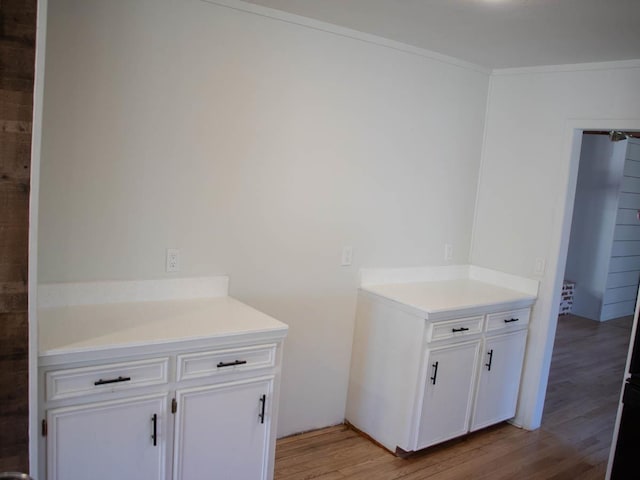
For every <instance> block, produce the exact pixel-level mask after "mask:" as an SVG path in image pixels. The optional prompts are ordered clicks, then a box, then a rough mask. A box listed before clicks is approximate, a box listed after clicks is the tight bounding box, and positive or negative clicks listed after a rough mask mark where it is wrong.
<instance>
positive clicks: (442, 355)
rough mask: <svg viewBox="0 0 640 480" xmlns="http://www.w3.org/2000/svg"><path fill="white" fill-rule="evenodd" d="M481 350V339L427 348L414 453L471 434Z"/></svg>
mask: <svg viewBox="0 0 640 480" xmlns="http://www.w3.org/2000/svg"><path fill="white" fill-rule="evenodd" d="M479 351H480V339H479V338H478V339H476V340H473V341H469V342H462V343H454V344H446V345H441V346H428V347H427V349H426V351H425V354H424V362H423V365H422V370H421V374H420V380H419V385H420V387H419V388H418V399H417V401H416V404H415V405H416V406H415V408H414V420H413V422H412V425H413V429H414V432H413V438H412V442H411V444H412V446H413V450H420V449H422V448H425V447H428V446H430V445H434V444H436V443H439V442H442V441H445V440H448V439H451V438H454V437H457V436H460V435H464V434H465V433H467V432H468V426H469V418H470V416H471V405H472V400H473V394H474V390H475V378H476V370H477V363H478V356H479ZM452 408H453V411H452ZM452 413H453V415H452Z"/></svg>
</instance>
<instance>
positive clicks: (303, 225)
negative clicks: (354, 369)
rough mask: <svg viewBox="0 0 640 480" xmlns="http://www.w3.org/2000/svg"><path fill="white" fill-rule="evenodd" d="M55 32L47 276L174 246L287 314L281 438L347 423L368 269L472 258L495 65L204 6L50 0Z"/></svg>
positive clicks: (46, 192) (119, 275)
mask: <svg viewBox="0 0 640 480" xmlns="http://www.w3.org/2000/svg"><path fill="white" fill-rule="evenodd" d="M47 30H48V36H47V59H46V78H45V91H44V126H43V132H44V133H43V144H42V166H41V167H42V171H41V190H40V200H41V201H40V223H39V280H40V281H41V282H43V283H48V282H65V281H85V280H86V281H88V280H119V279H122V280H129V279H152V278H163V277H165V276H166V275H167V274H165V273H164V254H165V249H166V248H167V247H172V248H179V249H180V250H181V267H182V268H181V272H180V275H181V276H198V275H211V274H220V273H228V274H229V275H230V276H231V294H232V295H234V296H236V297H237V298H239V299H241V300H243V301H246V302H248V303H249V304H251V305H253V306H255V307H257V308H259V309H262V310H263V311H265V312H267V313H269V314H272V315H274V316H275V317H277V318H279V319H281V320H282V321H284V322H286V323H288V324H289V325H290V335H289V338H288V339H287V342H286V348H285V358H284V375H283V385H282V389H283V390H282V403H281V409H280V412H281V417H280V420H281V423H280V425H279V432H278V433H279V435H286V434H289V433H293V432H297V431H301V430H306V429H310V428H315V427H321V426H326V425H330V424H335V423H338V422H341V421H342V420H343V418H344V407H345V400H346V388H347V377H348V372H349V362H350V352H351V341H352V330H353V319H354V310H355V299H356V283H357V282H356V276H357V270H358V268H359V267H360V266H367V267H383V266H388V267H402V266H415V265H438V264H442V263H443V253H444V244H445V242H450V243H452V244H453V245H454V259H453V263H466V262H467V260H468V254H469V248H470V241H471V240H470V238H471V225H472V217H473V211H474V201H475V195H476V185H477V175H478V169H479V161H480V149H481V142H482V134H483V123H484V114H485V106H486V95H487V86H488V75H487V74H486V73H483V72H482V71H481V70H479V69H473V68H465V67H461V66H459V65H456V64H455V62H452V63H447V62H446V61H440V60H436V59H431V58H427V57H424V56H420V55H415V54H412V53H409V52H405V51H401V50H398V49H395V48H387V47H384V46H381V45H376V44H372V43H369V42H368V41H363V40H359V39H354V38H348V37H347V36H344V35H336V34H332V33H327V32H324V31H320V30H318V29H313V28H306V27H302V26H299V25H294V24H291V23H288V22H284V21H280V20H274V19H270V18H265V17H262V16H258V15H253V14H250V13H247V12H243V11H237V10H233V9H229V8H224V7H220V6H216V5H212V4H207V3H203V2H199V1H197V0H136V2H130V1H125V0H117V1H104V0H50V1H49V23H48V27H47ZM436 57H437V56H436ZM436 57H434V58H436ZM343 245H352V246H353V247H354V248H355V250H354V252H355V254H354V264H353V265H352V266H351V267H340V252H341V248H342V246H343Z"/></svg>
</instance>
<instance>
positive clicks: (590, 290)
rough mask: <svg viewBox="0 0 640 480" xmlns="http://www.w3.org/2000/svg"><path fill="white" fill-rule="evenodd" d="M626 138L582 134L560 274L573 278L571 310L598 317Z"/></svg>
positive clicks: (583, 315) (589, 316)
mask: <svg viewBox="0 0 640 480" xmlns="http://www.w3.org/2000/svg"><path fill="white" fill-rule="evenodd" d="M626 151H627V142H626V140H624V141H618V142H612V141H611V140H610V139H609V137H608V136H607V135H584V136H583V138H582V149H581V153H580V166H579V169H578V180H577V184H576V195H575V202H574V208H573V216H572V220H571V235H570V236H569V251H568V254H567V266H566V268H565V274H564V278H566V279H569V280H572V281H574V282H575V283H576V287H575V291H574V297H573V308H572V311H571V313H573V314H575V315H580V316H581V317H586V318H590V319H592V320H597V321H600V320H601V312H602V302H603V299H604V292H605V289H606V283H607V274H608V273H609V262H610V261H611V247H612V246H613V230H614V228H615V225H616V215H617V212H618V195H619V191H620V187H621V184H622V174H623V170H624V156H625V152H626Z"/></svg>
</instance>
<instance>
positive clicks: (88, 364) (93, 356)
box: [37, 299, 287, 480]
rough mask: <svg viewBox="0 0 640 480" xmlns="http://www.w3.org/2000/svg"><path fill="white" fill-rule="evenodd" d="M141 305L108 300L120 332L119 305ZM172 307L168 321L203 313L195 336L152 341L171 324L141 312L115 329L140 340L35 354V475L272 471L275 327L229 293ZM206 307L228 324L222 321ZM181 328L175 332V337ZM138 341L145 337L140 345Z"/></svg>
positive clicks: (260, 477) (263, 475) (245, 474)
mask: <svg viewBox="0 0 640 480" xmlns="http://www.w3.org/2000/svg"><path fill="white" fill-rule="evenodd" d="M152 303H153V302H148V304H144V305H140V304H135V305H133V306H132V307H131V309H129V308H126V307H120V306H119V307H118V313H119V314H120V315H121V317H118V318H114V319H113V320H114V324H116V325H121V326H123V328H124V327H127V325H128V324H127V318H125V315H124V314H122V313H121V312H122V311H125V312H126V313H127V315H129V314H130V315H131V316H132V317H133V316H135V317H136V318H137V317H138V316H139V315H141V314H144V313H145V311H146V309H149V308H155V307H153V305H151V304H152ZM170 306H173V304H171V305H170ZM162 307H163V308H162V310H164V309H166V308H167V307H166V306H165V305H162ZM95 308H96V311H95V312H94V313H96V312H97V313H96V315H97V316H100V315H102V316H104V313H103V312H102V311H101V310H100V308H106V307H99V306H98V307H95ZM175 308H176V309H177V311H176V312H174V313H175V314H176V316H177V317H178V318H184V317H185V316H187V314H189V315H192V316H193V317H194V320H193V321H194V322H197V321H198V320H199V319H200V316H202V317H203V318H202V319H201V322H200V325H199V326H198V325H196V326H197V333H198V335H187V336H186V337H187V338H186V339H185V338H182V337H180V336H179V337H178V339H176V338H171V337H169V338H162V340H163V341H158V338H159V335H161V334H163V332H166V331H169V330H170V328H171V327H172V326H173V324H168V323H167V324H160V325H158V324H156V323H154V321H153V319H151V320H148V319H149V317H150V315H147V316H146V318H147V321H146V322H139V323H138V324H137V328H129V329H127V328H124V330H123V333H122V336H123V337H126V336H127V335H130V334H131V333H135V334H137V335H138V336H139V337H138V338H134V339H133V340H132V341H131V342H130V344H127V343H119V344H117V345H113V346H109V347H104V346H100V347H99V348H95V349H91V348H86V345H87V344H89V341H93V340H91V339H89V340H86V341H85V343H83V348H81V349H78V350H75V351H74V350H72V348H73V346H74V345H75V343H74V344H72V346H71V347H70V348H69V349H62V348H57V349H52V350H51V351H50V352H48V353H46V354H44V353H42V352H41V355H40V366H39V377H40V378H39V382H40V386H41V388H39V392H40V415H41V418H42V422H43V432H42V433H43V435H42V437H41V441H40V444H39V447H40V448H39V451H40V471H39V473H38V476H37V478H39V479H41V480H86V479H92V480H113V479H116V478H122V479H133V478H136V479H138V478H140V479H144V480H171V479H173V480H192V479H196V478H211V479H224V480H227V479H243V480H244V479H248V480H249V479H250V480H270V479H272V478H273V462H274V456H275V435H276V431H275V425H276V421H277V411H278V409H277V403H278V392H279V383H280V368H281V361H282V359H281V356H282V342H283V339H284V336H285V335H286V331H287V327H286V325H284V324H282V323H280V322H278V321H276V320H274V319H271V318H270V317H267V316H266V315H264V314H261V313H260V312H256V311H255V310H253V309H250V308H249V307H246V306H243V305H242V304H240V303H239V302H236V301H230V300H223V299H221V300H217V299H216V300H215V301H214V300H211V301H210V302H203V301H199V302H196V303H189V302H181V303H179V304H177V306H175ZM87 311H88V310H87V309H80V310H79V311H78V312H79V313H82V314H85V313H87ZM107 313H109V315H113V309H109V310H108V312H107ZM153 313H154V314H156V313H157V311H156V310H153ZM60 314H61V315H62V314H64V315H67V314H68V311H67V310H63V311H61V312H60ZM216 314H218V315H221V316H222V317H223V320H224V319H229V318H230V319H232V320H233V321H232V322H228V324H224V323H223V320H218V319H217V315H216ZM65 318H66V317H65ZM221 324H222V325H221ZM129 326H130V324H129ZM143 328H144V329H149V330H148V331H149V333H146V332H147V331H146V330H142V329H143ZM189 328H191V329H194V327H193V326H191V327H190V326H189V325H181V326H180V328H175V332H176V335H185V333H184V332H185V330H188V329H189ZM88 330H89V329H88V327H87V326H82V327H81V328H80V327H79V328H78V331H80V332H86V331H88ZM208 331H212V332H213V333H212V334H209V335H207V332H208ZM159 332H160V333H159ZM76 333H77V331H76ZM98 333H100V331H98ZM147 337H148V338H151V339H152V340H153V341H149V342H145V341H143V340H144V339H145V338H147ZM100 341H104V335H102V334H101V335H99V336H98V337H97V340H96V342H100ZM76 342H77V340H76Z"/></svg>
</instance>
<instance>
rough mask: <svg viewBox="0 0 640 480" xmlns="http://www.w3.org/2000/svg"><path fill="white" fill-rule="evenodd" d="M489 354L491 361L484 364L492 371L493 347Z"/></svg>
mask: <svg viewBox="0 0 640 480" xmlns="http://www.w3.org/2000/svg"><path fill="white" fill-rule="evenodd" d="M487 355H489V363H485V364H484V366H485V367H487V370H488V371H491V365H492V364H493V348H492V349H491V350H489V351H488V352H487Z"/></svg>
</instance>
